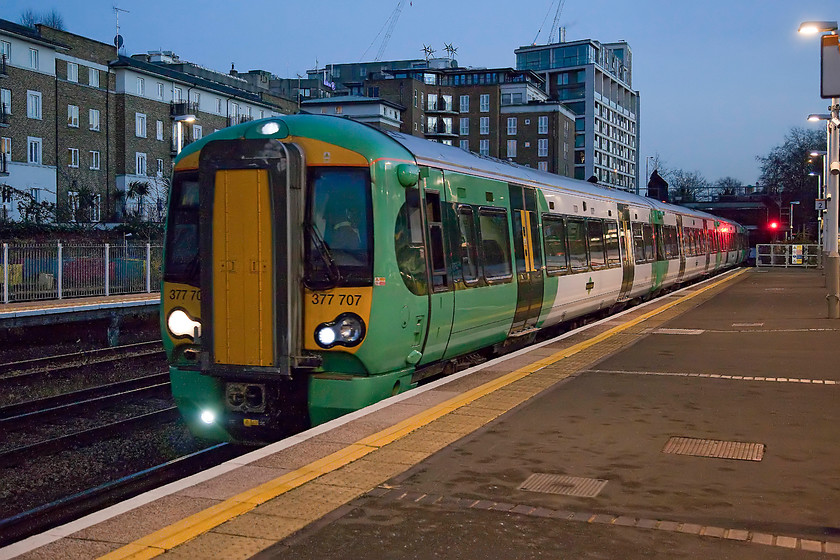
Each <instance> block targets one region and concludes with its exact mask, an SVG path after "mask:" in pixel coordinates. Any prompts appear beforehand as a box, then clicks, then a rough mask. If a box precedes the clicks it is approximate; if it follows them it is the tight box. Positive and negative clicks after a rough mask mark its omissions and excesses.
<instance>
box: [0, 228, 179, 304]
mask: <svg viewBox="0 0 840 560" xmlns="http://www.w3.org/2000/svg"><path fill="white" fill-rule="evenodd" d="M2 249H3V254H2V256H1V257H0V259H2V260H0V284H2V289H3V292H2V303H10V302H16V301H31V300H44V299H63V298H73V297H86V296H110V295H117V294H134V293H143V292H145V293H151V292H152V290H153V289H154V291H157V290H158V289H159V288H158V286H160V270H161V262H162V260H163V248H162V246H160V245H152V244H151V243H142V244H139V243H123V244H113V245H112V244H108V243H106V244H104V245H83V244H69V243H67V244H65V243H54V244H12V243H3V247H2Z"/></svg>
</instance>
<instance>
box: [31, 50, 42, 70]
mask: <svg viewBox="0 0 840 560" xmlns="http://www.w3.org/2000/svg"><path fill="white" fill-rule="evenodd" d="M39 66H40V61H39V60H38V49H29V67H30V68H32V69H33V70H38V67H39Z"/></svg>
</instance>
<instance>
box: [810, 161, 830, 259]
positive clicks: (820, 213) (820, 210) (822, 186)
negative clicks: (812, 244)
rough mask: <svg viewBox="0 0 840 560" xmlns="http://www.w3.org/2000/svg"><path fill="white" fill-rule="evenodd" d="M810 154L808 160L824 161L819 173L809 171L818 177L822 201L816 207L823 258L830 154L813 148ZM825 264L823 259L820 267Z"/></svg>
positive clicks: (818, 196)
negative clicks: (824, 218)
mask: <svg viewBox="0 0 840 560" xmlns="http://www.w3.org/2000/svg"><path fill="white" fill-rule="evenodd" d="M808 155H809V156H811V158H812V159H811V160H808V161H810V162H812V163H813V158H815V157H818V158H820V161H821V162H822V169H821V171H820V172H819V173H817V172H815V171H811V172H810V173H808V175H810V176H812V177H816V178H817V198H818V199H819V201H820V204H817V208H816V210H817V226H818V227H817V243H818V244H819V246H820V257H821V258H822V257H823V256H825V255H824V254H823V253H824V251H823V250H822V246H823V227H824V225H825V224H824V223H823V212H825V210H824V209H825V192H824V189H825V185H826V180H825V177H826V175H827V173H826V168H825V163H826V161H827V160H828V158H826V155H828V152H827V151H825V150H811V151H810V152H809V153H808ZM820 206H821V207H820ZM824 266H825V262H824V261H821V262H820V268H822V267H824ZM823 274H825V269H824V268H823Z"/></svg>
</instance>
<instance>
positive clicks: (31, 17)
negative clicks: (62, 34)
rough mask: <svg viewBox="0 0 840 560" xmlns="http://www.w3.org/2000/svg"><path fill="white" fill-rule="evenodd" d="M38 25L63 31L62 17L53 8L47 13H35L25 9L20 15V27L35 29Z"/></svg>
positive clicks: (30, 9)
mask: <svg viewBox="0 0 840 560" xmlns="http://www.w3.org/2000/svg"><path fill="white" fill-rule="evenodd" d="M39 23H40V24H43V25H46V26H48V27H52V28H53V29H59V30H61V31H64V17H62V15H61V14H60V13H59V12H58V10H56V9H55V8H53V9H52V10H50V11H48V12H36V11H35V10H33V9H32V8H27V9H26V10H24V11H23V13H22V14H21V15H20V24H21V25H24V26H26V27H31V28H32V29H35V26H36V25H38V24H39Z"/></svg>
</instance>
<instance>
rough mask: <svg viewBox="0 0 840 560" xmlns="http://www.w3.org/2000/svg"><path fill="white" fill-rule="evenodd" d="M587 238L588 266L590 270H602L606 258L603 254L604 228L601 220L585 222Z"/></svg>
mask: <svg viewBox="0 0 840 560" xmlns="http://www.w3.org/2000/svg"><path fill="white" fill-rule="evenodd" d="M586 233H587V237H588V238H589V264H591V265H592V268H604V267H605V266H606V265H607V258H606V256H605V254H604V226H603V222H602V221H601V220H586Z"/></svg>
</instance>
